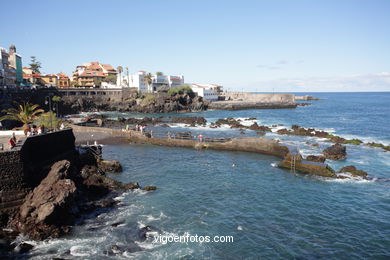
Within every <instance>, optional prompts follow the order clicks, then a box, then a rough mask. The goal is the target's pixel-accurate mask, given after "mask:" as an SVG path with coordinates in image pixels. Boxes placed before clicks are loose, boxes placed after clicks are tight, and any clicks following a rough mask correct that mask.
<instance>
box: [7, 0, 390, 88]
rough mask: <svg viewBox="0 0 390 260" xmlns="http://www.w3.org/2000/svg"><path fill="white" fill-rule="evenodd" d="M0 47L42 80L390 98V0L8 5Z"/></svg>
mask: <svg viewBox="0 0 390 260" xmlns="http://www.w3.org/2000/svg"><path fill="white" fill-rule="evenodd" d="M1 9H3V10H7V11H6V12H1V16H0V25H1V26H0V46H2V47H5V48H8V47H9V45H11V44H14V45H16V48H17V52H18V53H20V54H21V55H22V57H23V65H24V66H26V65H27V66H28V63H29V62H30V56H36V57H37V59H38V60H39V61H40V62H41V63H42V72H43V73H58V72H65V73H67V74H69V75H70V74H71V72H72V71H74V70H75V67H76V66H77V65H79V64H82V63H85V62H90V61H99V62H101V63H108V64H111V65H113V66H114V67H117V66H123V67H128V68H129V71H130V73H135V72H136V71H138V70H146V71H150V72H152V73H154V72H157V71H162V72H164V73H165V74H169V75H184V77H185V81H186V82H187V83H212V84H220V85H223V86H224V88H225V89H227V90H229V91H233V90H236V91H258V92H271V91H275V92H287V91H288V92H298V91H299V92H315V91H319V92H326V91H390V50H389V48H390V15H389V14H390V1H388V0H382V1H380V0H365V1H362V0H335V1H334V0H321V1H320V0H318V1H312V0H310V1H309V0H308V1H304V0H294V1H290V0H285V1H282V0H273V1H271V0H268V1H265V0H264V1H262V0H257V1H256V0H253V1H251V0H237V1H229V0H225V1H222V0H208V1H203V0H196V1H189V0H177V1H173V0H163V1H162V0H161V1H157V0H154V1H153V0H142V1H139V0H138V1H133V0H127V1H125V0H123V1H121V0H111V1H102V0H94V1H90V0H84V1H79V0H77V1H73V0H67V1H65V0H62V1H59V0H50V1H49V0H47V1H42V0H35V1H27V0H26V1H20V0H13V1H3V2H2V3H1Z"/></svg>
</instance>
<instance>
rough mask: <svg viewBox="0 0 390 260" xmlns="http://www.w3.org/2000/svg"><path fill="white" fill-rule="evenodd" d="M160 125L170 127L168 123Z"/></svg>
mask: <svg viewBox="0 0 390 260" xmlns="http://www.w3.org/2000/svg"><path fill="white" fill-rule="evenodd" d="M160 127H170V126H169V125H168V124H161V125H160Z"/></svg>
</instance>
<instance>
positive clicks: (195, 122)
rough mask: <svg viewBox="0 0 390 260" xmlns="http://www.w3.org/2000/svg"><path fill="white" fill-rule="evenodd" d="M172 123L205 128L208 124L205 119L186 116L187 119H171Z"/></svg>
mask: <svg viewBox="0 0 390 260" xmlns="http://www.w3.org/2000/svg"><path fill="white" fill-rule="evenodd" d="M170 122H172V123H180V124H187V125H189V126H191V127H195V126H196V125H202V126H205V125H206V123H207V120H206V119H205V118H204V117H196V116H185V117H171V118H170Z"/></svg>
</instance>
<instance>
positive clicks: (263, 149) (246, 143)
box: [72, 125, 289, 158]
mask: <svg viewBox="0 0 390 260" xmlns="http://www.w3.org/2000/svg"><path fill="white" fill-rule="evenodd" d="M72 128H73V130H74V131H76V132H78V131H79V132H101V133H108V134H111V135H112V136H118V137H125V138H127V139H128V140H130V141H131V142H134V143H143V144H153V145H163V146H171V147H188V148H194V149H214V150H228V151H240V152H254V153H261V154H268V155H274V156H278V157H281V158H284V156H286V155H287V154H288V153H289V149H288V147H287V146H285V145H283V144H280V143H279V142H278V141H276V140H272V139H268V138H262V137H237V138H231V139H229V140H226V141H221V142H200V141H198V140H188V139H176V138H166V137H160V138H156V137H148V136H145V135H143V134H142V133H140V132H138V131H133V130H126V131H125V130H121V129H110V128H104V127H84V126H76V125H72Z"/></svg>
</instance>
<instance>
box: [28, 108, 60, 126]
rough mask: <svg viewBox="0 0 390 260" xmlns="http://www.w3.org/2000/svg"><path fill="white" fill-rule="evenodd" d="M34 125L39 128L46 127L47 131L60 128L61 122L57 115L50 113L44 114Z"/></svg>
mask: <svg viewBox="0 0 390 260" xmlns="http://www.w3.org/2000/svg"><path fill="white" fill-rule="evenodd" d="M34 124H35V125H38V126H42V125H43V126H44V127H45V128H46V129H50V128H59V127H60V125H61V120H59V119H58V117H57V115H56V113H54V112H52V111H50V112H46V113H42V114H40V115H39V117H37V118H36V119H35V120H34Z"/></svg>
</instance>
